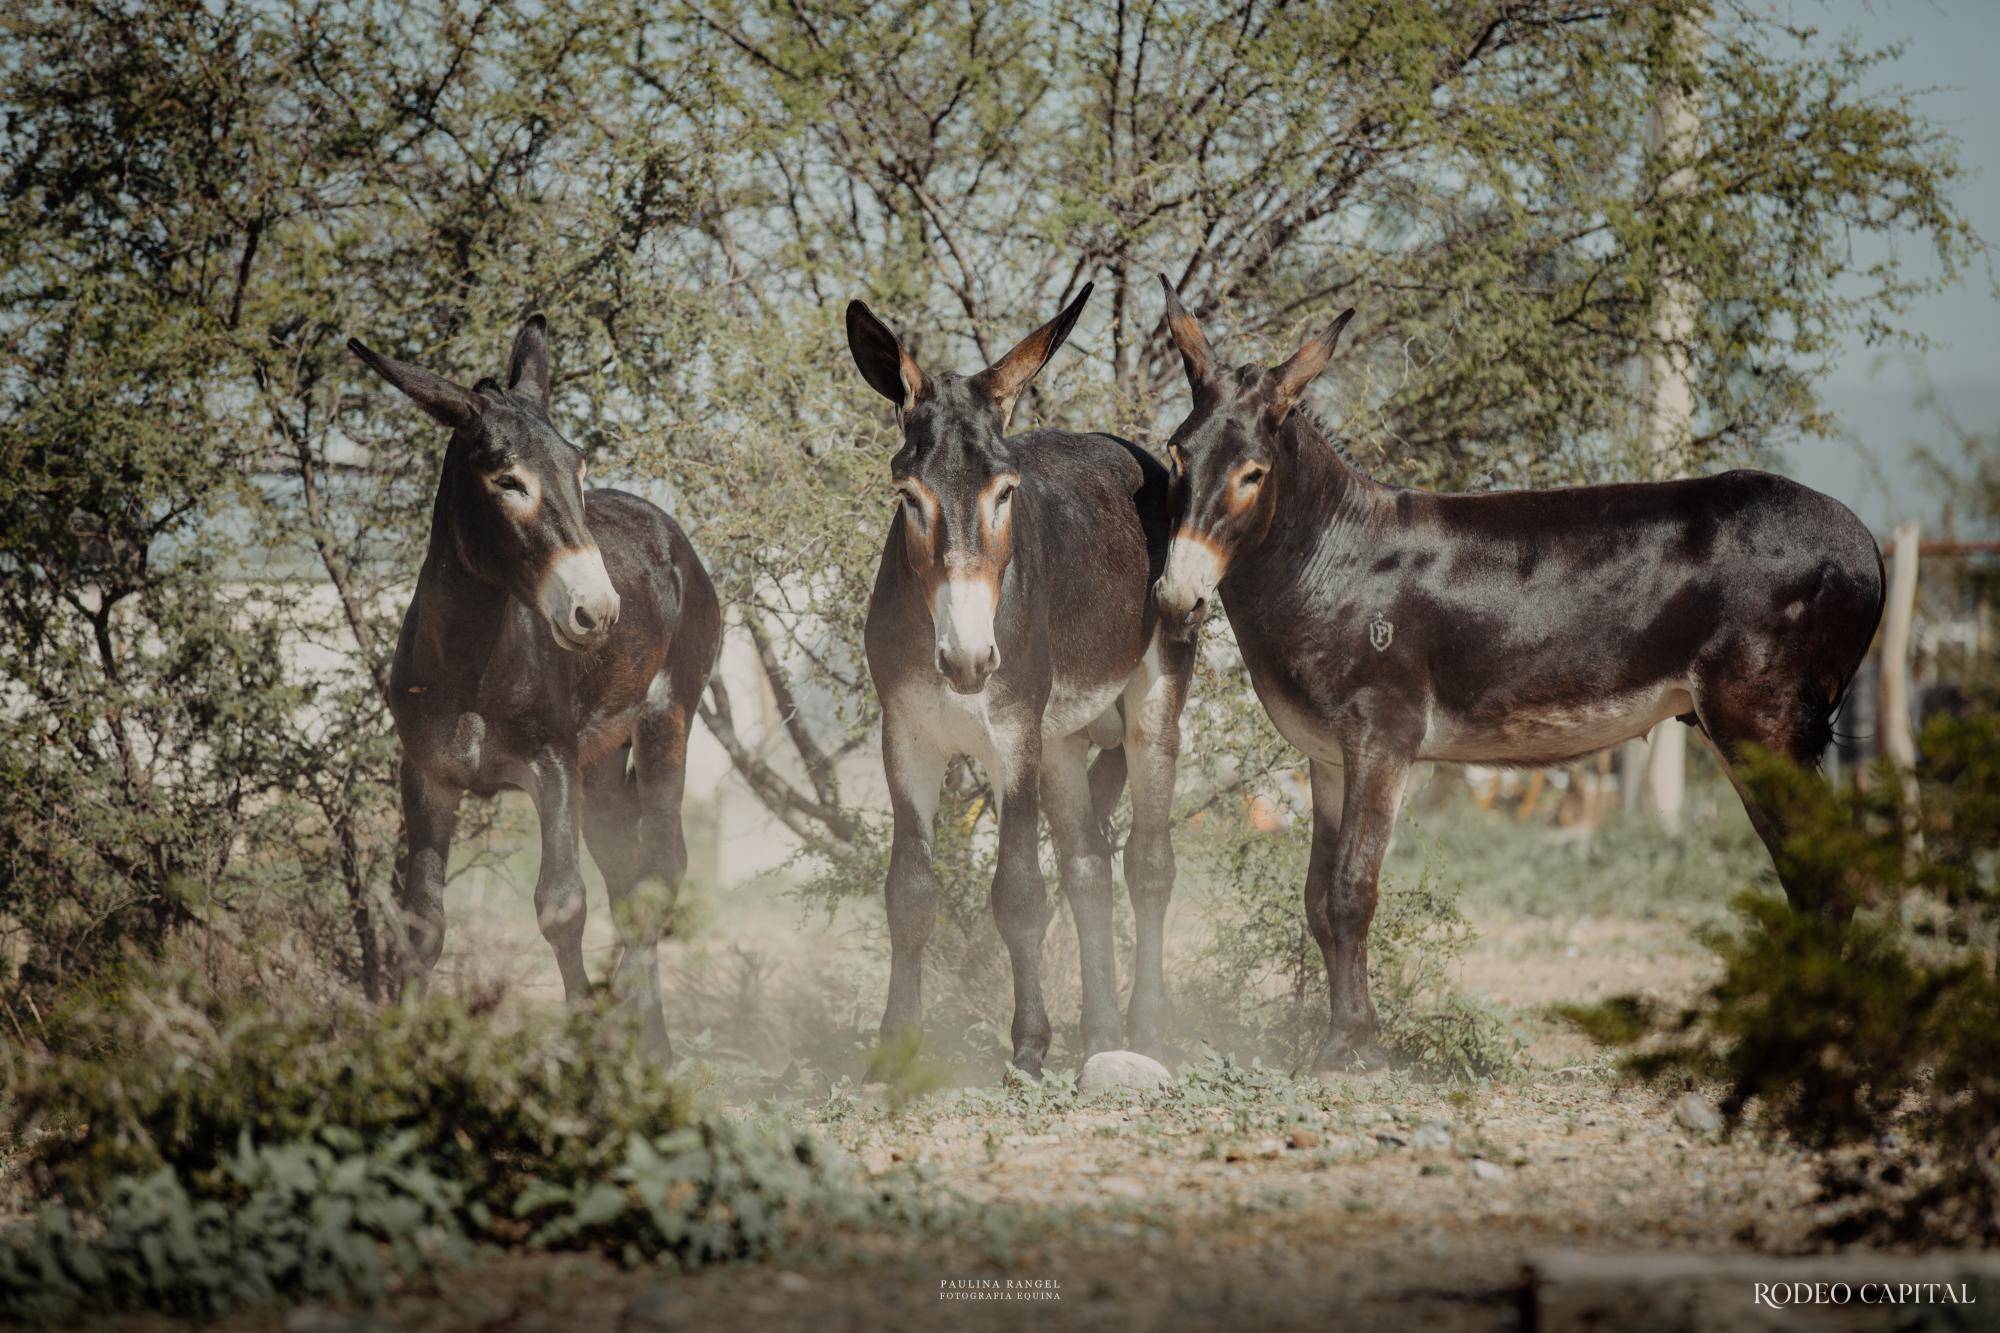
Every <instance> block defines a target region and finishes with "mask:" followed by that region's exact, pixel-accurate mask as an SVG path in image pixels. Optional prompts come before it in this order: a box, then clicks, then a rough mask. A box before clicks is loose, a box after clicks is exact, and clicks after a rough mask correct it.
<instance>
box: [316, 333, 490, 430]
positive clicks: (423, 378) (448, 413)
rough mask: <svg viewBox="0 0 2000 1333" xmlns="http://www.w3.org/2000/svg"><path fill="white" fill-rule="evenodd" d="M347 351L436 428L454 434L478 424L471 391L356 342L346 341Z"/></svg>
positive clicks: (477, 409)
mask: <svg viewBox="0 0 2000 1333" xmlns="http://www.w3.org/2000/svg"><path fill="white" fill-rule="evenodd" d="M347 350H348V351H350V352H352V353H354V354H355V355H356V356H358V357H360V358H361V359H362V360H363V361H366V362H367V363H368V366H369V368H370V369H371V370H373V371H374V372H375V373H376V374H378V375H380V376H381V377H382V378H383V379H385V380H387V381H389V383H391V384H393V385H395V386H396V387H397V388H399V389H401V390H402V391H403V392H404V393H406V394H408V395H409V396H410V398H411V399H412V400H413V401H414V402H415V403H416V405H417V406H418V407H421V408H423V409H424V411H426V412H428V413H430V415H431V417H432V419H433V420H435V421H437V422H438V424H440V425H444V426H450V427H451V428H452V429H453V430H458V429H460V428H461V427H465V426H470V425H472V424H473V423H474V422H475V421H478V420H479V399H478V397H477V396H476V395H475V394H473V392H472V391H471V390H469V389H465V388H461V387H460V386H459V385H456V384H454V383H452V382H451V381H450V380H448V379H446V378H444V377H443V376H442V375H433V374H431V373H430V372H429V371H428V370H422V369H419V368H418V367H416V366H413V365H411V364H409V363H408V362H406V361H398V360H396V359H395V358H394V357H389V356H383V355H382V354H381V353H380V352H372V351H370V350H369V349H368V348H366V347H364V346H362V344H361V340H360V339H359V338H349V339H348V340H347Z"/></svg>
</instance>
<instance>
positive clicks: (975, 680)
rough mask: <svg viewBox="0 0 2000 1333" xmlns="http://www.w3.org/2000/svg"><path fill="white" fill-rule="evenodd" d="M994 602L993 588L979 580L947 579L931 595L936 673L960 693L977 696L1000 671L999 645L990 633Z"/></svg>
mask: <svg viewBox="0 0 2000 1333" xmlns="http://www.w3.org/2000/svg"><path fill="white" fill-rule="evenodd" d="M996 601H997V598H996V597H995V596H994V588H993V585H992V584H991V583H988V582H987V581H986V580H985V579H982V578H950V579H946V580H945V581H944V582H943V583H941V584H939V585H938V588H937V591H936V592H935V593H934V594H933V596H932V601H931V624H932V625H933V626H934V627H935V629H936V631H937V657H936V660H937V669H938V674H939V675H941V676H943V677H944V678H945V680H946V682H947V683H949V684H950V686H951V687H952V688H953V689H954V690H957V691H958V692H959V693H960V694H977V693H979V692H980V691H981V690H983V689H985V688H986V678H987V677H988V676H990V675H992V674H993V673H994V671H996V670H998V669H999V666H1000V646H999V644H997V643H996V642H995V641H994V634H993V615H994V612H995V610H996V609H997V607H996Z"/></svg>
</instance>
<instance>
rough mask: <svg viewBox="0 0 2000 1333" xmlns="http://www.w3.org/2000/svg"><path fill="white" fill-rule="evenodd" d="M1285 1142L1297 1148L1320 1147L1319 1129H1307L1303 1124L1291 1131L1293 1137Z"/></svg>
mask: <svg viewBox="0 0 2000 1333" xmlns="http://www.w3.org/2000/svg"><path fill="white" fill-rule="evenodd" d="M1285 1142H1286V1143H1287V1144H1288V1145H1290V1146H1291V1147H1292V1148H1293V1149H1295V1150H1296V1149H1302V1148H1317V1147H1319V1131H1318V1130H1316V1129H1306V1128H1304V1127H1303V1126H1301V1127H1300V1128H1298V1129H1295V1130H1293V1131H1292V1133H1291V1137H1290V1138H1288V1139H1286V1140H1285Z"/></svg>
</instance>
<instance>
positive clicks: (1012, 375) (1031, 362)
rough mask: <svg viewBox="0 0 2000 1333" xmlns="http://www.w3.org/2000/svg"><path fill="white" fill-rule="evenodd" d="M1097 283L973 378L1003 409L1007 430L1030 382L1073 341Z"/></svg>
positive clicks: (1084, 286)
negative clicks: (1072, 333)
mask: <svg viewBox="0 0 2000 1333" xmlns="http://www.w3.org/2000/svg"><path fill="white" fill-rule="evenodd" d="M1094 285H1095V284H1094V283H1088V282H1086V283H1084V284H1083V290H1082V291H1080V292H1078V293H1077V294H1076V299H1075V300H1074V301H1071V302H1070V303H1069V304H1068V305H1066V306H1064V307H1063V311H1062V313H1061V314H1060V315H1057V316H1056V317H1055V318H1054V319H1052V320H1050V321H1049V322H1048V323H1046V324H1044V325H1042V327H1040V328H1039V329H1036V330H1035V331H1034V332H1033V333H1031V334H1029V335H1028V336H1027V337H1025V338H1023V339H1021V341H1020V342H1018V343H1016V344H1014V350H1013V351H1011V352H1009V353H1007V355H1005V356H1003V357H1001V358H1000V359H999V360H998V361H995V362H994V363H993V364H992V365H990V366H988V367H987V368H986V369H984V370H982V371H980V372H979V373H978V374H977V375H974V376H973V377H972V383H973V385H974V386H975V387H976V388H978V389H979V390H980V391H981V392H983V393H984V394H985V395H986V396H987V397H988V398H990V399H992V400H993V405H994V406H995V407H997V408H999V409H1000V426H1001V428H1002V429H1003V430H1004V429H1005V428H1006V425H1007V421H1008V419H1009V418H1010V417H1012V416H1013V415H1014V403H1015V400H1016V399H1018V398H1019V397H1020V396H1021V390H1023V389H1025V388H1027V387H1028V381H1030V380H1032V379H1034V378H1035V376H1036V375H1037V374H1038V373H1040V371H1041V369H1042V367H1043V366H1046V365H1047V364H1048V363H1049V358H1050V357H1052V356H1054V355H1055V354H1056V349H1057V348H1058V347H1061V346H1062V345H1063V340H1064V339H1066V338H1068V337H1069V331H1070V330H1071V329H1073V328H1075V327H1076V317H1077V316H1078V315H1081V314H1082V313H1083V307H1084V304H1085V303H1086V302H1087V301H1089V300H1090V290H1091V288H1092V287H1093V286H1094Z"/></svg>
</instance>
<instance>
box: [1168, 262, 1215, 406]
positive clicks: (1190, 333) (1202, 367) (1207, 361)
mask: <svg viewBox="0 0 2000 1333" xmlns="http://www.w3.org/2000/svg"><path fill="white" fill-rule="evenodd" d="M1160 286H1162V287H1164V288H1166V289H1167V336H1168V337H1169V338H1171V339H1173V343H1174V348H1175V350H1177V351H1179V352H1180V354H1181V365H1183V366H1185V367H1186V368H1187V377H1188V388H1190V389H1193V390H1197V391H1199V390H1200V388H1201V386H1202V385H1203V384H1205V383H1207V382H1208V375H1209V372H1210V371H1211V370H1213V369H1214V368H1215V353H1214V352H1213V351H1211V350H1210V349H1209V346H1208V335H1207V334H1205V333H1203V332H1202V331H1201V325H1200V324H1197V323H1196V322H1195V318H1194V316H1193V315H1190V314H1189V313H1188V312H1187V307H1186V306H1184V305H1182V304H1181V294H1180V293H1179V292H1177V291H1175V290H1174V284H1173V283H1171V282H1169V281H1168V280H1167V275H1166V274H1164V273H1162V274H1161V275H1160Z"/></svg>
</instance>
